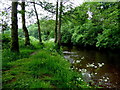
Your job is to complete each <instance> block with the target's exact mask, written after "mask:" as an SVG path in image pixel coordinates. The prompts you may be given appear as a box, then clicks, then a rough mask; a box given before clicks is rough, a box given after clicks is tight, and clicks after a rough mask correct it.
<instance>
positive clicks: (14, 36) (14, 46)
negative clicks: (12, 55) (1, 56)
mask: <svg viewBox="0 0 120 90" xmlns="http://www.w3.org/2000/svg"><path fill="white" fill-rule="evenodd" d="M17 6H18V2H17V1H16V2H12V18H11V21H12V28H11V51H12V52H19V43H18V20H17Z"/></svg>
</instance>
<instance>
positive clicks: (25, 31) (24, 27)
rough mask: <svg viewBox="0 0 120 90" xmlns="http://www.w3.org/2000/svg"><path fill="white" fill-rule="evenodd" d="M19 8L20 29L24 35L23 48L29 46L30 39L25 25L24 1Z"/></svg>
mask: <svg viewBox="0 0 120 90" xmlns="http://www.w3.org/2000/svg"><path fill="white" fill-rule="evenodd" d="M21 7H22V29H23V32H24V34H25V46H26V45H30V39H29V33H28V30H27V28H26V24H25V1H24V0H23V1H22V5H21Z"/></svg>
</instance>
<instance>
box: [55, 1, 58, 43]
mask: <svg viewBox="0 0 120 90" xmlns="http://www.w3.org/2000/svg"><path fill="white" fill-rule="evenodd" d="M57 27H58V0H57V2H56V23H55V43H57Z"/></svg>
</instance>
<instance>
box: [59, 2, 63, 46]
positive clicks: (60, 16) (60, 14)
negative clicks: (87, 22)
mask: <svg viewBox="0 0 120 90" xmlns="http://www.w3.org/2000/svg"><path fill="white" fill-rule="evenodd" d="M61 18H62V1H60V13H59V23H58V46H59V47H60V45H61Z"/></svg>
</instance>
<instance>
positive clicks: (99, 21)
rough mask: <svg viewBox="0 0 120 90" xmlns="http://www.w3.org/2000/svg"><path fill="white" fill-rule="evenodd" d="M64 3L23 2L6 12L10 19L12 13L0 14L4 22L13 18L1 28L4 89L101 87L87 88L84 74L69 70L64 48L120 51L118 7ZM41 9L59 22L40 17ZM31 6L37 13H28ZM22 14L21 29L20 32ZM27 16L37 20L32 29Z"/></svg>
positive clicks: (15, 4)
mask: <svg viewBox="0 0 120 90" xmlns="http://www.w3.org/2000/svg"><path fill="white" fill-rule="evenodd" d="M68 2H70V1H69V0H68ZM64 3H65V2H64V1H61V0H60V1H59V0H56V5H54V4H52V3H50V2H47V1H40V0H37V1H34V2H24V0H23V1H19V2H11V6H10V7H8V8H7V9H10V11H11V16H9V13H10V12H8V11H7V10H3V11H2V12H1V14H0V15H1V17H7V16H9V17H10V18H6V19H2V18H1V19H2V22H1V23H0V25H1V33H0V35H1V36H2V39H1V40H2V70H3V72H2V75H3V76H2V78H3V79H2V83H3V88H101V87H99V86H96V85H91V83H86V82H85V81H84V80H83V79H82V77H83V76H82V74H81V73H78V72H76V71H74V70H72V69H71V68H70V67H71V65H70V63H69V62H68V61H67V60H65V59H64V58H63V53H62V48H61V46H62V45H63V44H66V45H77V46H78V47H85V48H86V47H89V48H90V47H94V48H98V49H103V48H104V49H111V50H114V49H115V50H117V49H120V29H119V18H120V16H119V12H120V9H119V2H84V3H83V4H81V5H79V6H77V7H72V5H70V4H69V5H67V6H64ZM18 6H20V7H21V10H18V9H17V7H18ZM36 6H39V7H42V8H43V9H44V10H45V11H47V12H49V13H52V14H53V15H55V19H51V18H49V17H43V18H39V16H40V15H39V14H38V12H39V11H38V10H37V8H38V7H37V8H36ZM26 7H33V9H32V10H31V12H28V11H27V10H26V9H25V8H26ZM18 14H20V15H21V22H22V28H18V23H19V22H18ZM27 15H30V16H34V17H35V18H34V20H35V21H36V22H35V23H32V24H30V25H29V26H27V25H26V21H27V19H25V18H26V17H27ZM9 19H11V25H9V24H8V22H9ZM7 20H8V21H7Z"/></svg>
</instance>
